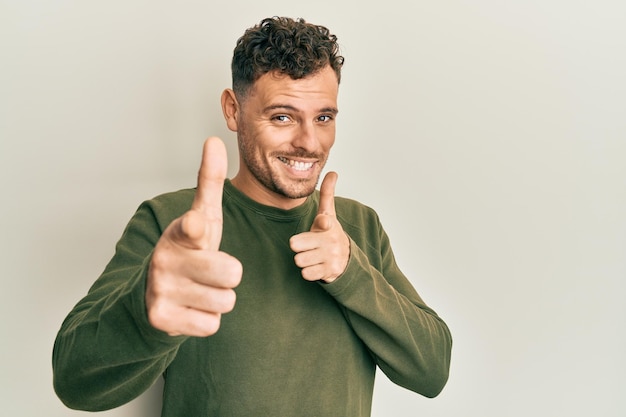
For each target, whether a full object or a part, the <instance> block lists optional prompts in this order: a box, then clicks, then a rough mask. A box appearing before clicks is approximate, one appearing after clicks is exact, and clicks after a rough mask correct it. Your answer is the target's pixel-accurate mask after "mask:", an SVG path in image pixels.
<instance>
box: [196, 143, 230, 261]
mask: <svg viewBox="0 0 626 417" xmlns="http://www.w3.org/2000/svg"><path fill="white" fill-rule="evenodd" d="M227 164H228V158H227V155H226V147H225V146H224V142H222V140H221V139H219V138H217V137H210V138H208V139H207V140H206V142H205V143H204V148H203V151H202V163H201V165H200V171H199V172H198V188H197V189H196V195H195V197H194V199H193V203H192V204H191V211H193V212H195V213H198V214H200V216H191V219H190V220H189V226H191V225H197V223H198V218H197V217H200V218H204V221H205V227H204V228H202V229H203V233H202V234H203V235H204V236H205V237H204V240H205V242H206V245H207V246H206V248H207V249H211V250H218V249H219V245H220V241H221V240H222V222H223V220H222V193H223V190H224V180H225V179H226V173H227ZM190 214H191V213H190ZM192 219H193V220H192ZM199 226H200V225H198V226H196V227H198V228H200V227H199ZM203 246H204V245H203Z"/></svg>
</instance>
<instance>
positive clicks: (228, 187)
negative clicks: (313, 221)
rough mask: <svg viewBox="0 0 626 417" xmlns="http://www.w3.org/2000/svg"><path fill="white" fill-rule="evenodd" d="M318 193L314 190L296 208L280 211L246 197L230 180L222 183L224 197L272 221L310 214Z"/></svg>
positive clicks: (292, 218)
mask: <svg viewBox="0 0 626 417" xmlns="http://www.w3.org/2000/svg"><path fill="white" fill-rule="evenodd" d="M317 193H318V191H317V190H315V191H314V193H313V194H312V195H310V196H309V197H307V199H306V200H305V201H304V203H302V204H301V205H299V206H298V207H294V208H292V209H289V210H285V209H281V208H278V207H273V206H267V205H265V204H261V203H259V202H257V201H255V200H253V199H251V198H250V197H248V196H247V195H246V194H244V193H243V192H241V191H239V189H237V188H236V187H235V186H234V185H233V184H232V183H231V181H230V179H226V180H225V181H224V194H225V195H224V196H225V197H226V196H227V197H229V198H232V199H234V200H236V201H237V202H238V203H239V204H241V205H242V206H244V207H246V208H247V209H249V210H252V211H254V212H255V213H256V214H259V215H261V216H265V217H267V218H270V219H272V220H278V221H291V220H294V219H299V218H301V217H302V216H304V215H306V214H308V213H310V212H311V210H312V209H313V207H314V206H315V200H317Z"/></svg>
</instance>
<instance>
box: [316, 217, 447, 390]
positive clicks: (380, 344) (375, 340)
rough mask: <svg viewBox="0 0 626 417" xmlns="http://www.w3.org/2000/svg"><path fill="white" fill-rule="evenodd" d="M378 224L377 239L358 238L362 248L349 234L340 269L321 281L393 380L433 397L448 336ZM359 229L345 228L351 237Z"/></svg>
mask: <svg viewBox="0 0 626 417" xmlns="http://www.w3.org/2000/svg"><path fill="white" fill-rule="evenodd" d="M378 226H379V228H378V229H376V230H378V231H379V236H378V237H379V239H378V240H377V239H376V238H372V237H369V238H366V239H363V240H364V241H363V242H360V243H361V245H362V246H363V247H364V248H365V251H364V250H362V249H361V248H360V247H359V246H358V245H357V244H356V243H355V241H354V240H352V239H351V240H350V247H351V255H350V260H349V262H348V266H347V268H346V270H345V272H344V273H343V274H342V275H341V276H340V277H339V278H338V279H336V280H335V281H333V282H332V283H329V284H323V286H324V288H325V289H326V290H327V291H328V292H329V293H330V294H331V295H332V296H333V297H334V298H335V299H336V300H337V301H338V302H339V303H340V304H341V305H342V306H343V307H344V309H345V314H346V317H347V319H348V321H349V322H350V324H351V326H352V328H353V329H354V331H355V332H356V334H357V335H358V336H359V337H360V338H361V340H363V342H364V343H365V345H367V347H368V349H369V350H370V351H371V353H372V355H373V356H374V358H375V360H376V363H377V364H378V366H379V367H380V369H381V370H382V371H383V372H384V373H385V374H386V375H387V376H388V377H389V378H390V379H391V380H392V381H393V382H394V383H396V384H398V385H400V386H403V387H405V388H408V389H410V390H412V391H415V392H417V393H420V394H422V395H424V396H427V397H434V396H436V395H438V394H439V393H440V392H441V390H442V389H443V387H444V385H445V384H446V381H447V379H448V373H449V367H450V356H451V348H452V338H451V335H450V332H449V330H448V327H447V326H446V324H445V323H444V322H443V321H442V320H441V319H440V318H439V317H438V316H437V314H436V313H435V312H434V311H433V310H432V309H430V308H429V307H428V306H427V305H426V304H425V303H424V302H423V301H422V299H421V298H420V296H419V295H418V293H417V292H416V291H415V289H414V288H413V286H412V285H411V283H410V282H409V281H408V280H407V278H406V277H405V276H404V275H403V274H402V272H401V271H400V270H399V269H398V267H397V265H396V262H395V260H394V257H393V253H392V251H391V247H390V245H389V240H388V238H387V235H386V234H385V232H384V231H383V230H382V227H380V225H378ZM346 228H347V229H349V228H350V226H349V225H346ZM361 230H363V229H362V228H360V227H359V228H358V229H357V230H354V231H348V234H351V233H353V234H354V235H355V237H356V236H357V235H359V234H361V233H360V231H361ZM374 242H376V243H377V244H376V245H374V244H373V243H374ZM376 246H377V247H376ZM373 264H376V267H374V266H373Z"/></svg>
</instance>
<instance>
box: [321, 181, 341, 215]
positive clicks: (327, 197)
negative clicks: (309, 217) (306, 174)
mask: <svg viewBox="0 0 626 417" xmlns="http://www.w3.org/2000/svg"><path fill="white" fill-rule="evenodd" d="M337 178H338V175H337V173H336V172H332V171H331V172H329V173H328V174H326V176H325V177H324V181H322V185H321V186H320V205H319V207H318V209H317V214H318V215H319V214H328V215H330V216H335V215H336V213H335V185H336V184H337Z"/></svg>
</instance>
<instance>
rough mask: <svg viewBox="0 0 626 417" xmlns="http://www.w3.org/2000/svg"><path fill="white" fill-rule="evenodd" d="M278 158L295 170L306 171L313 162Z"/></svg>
mask: <svg viewBox="0 0 626 417" xmlns="http://www.w3.org/2000/svg"><path fill="white" fill-rule="evenodd" d="M279 159H280V160H281V161H282V162H283V163H285V164H287V165H289V166H290V167H292V168H293V169H295V170H296V171H306V170H308V169H311V167H312V166H313V162H301V161H294V160H293V159H287V158H279Z"/></svg>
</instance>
